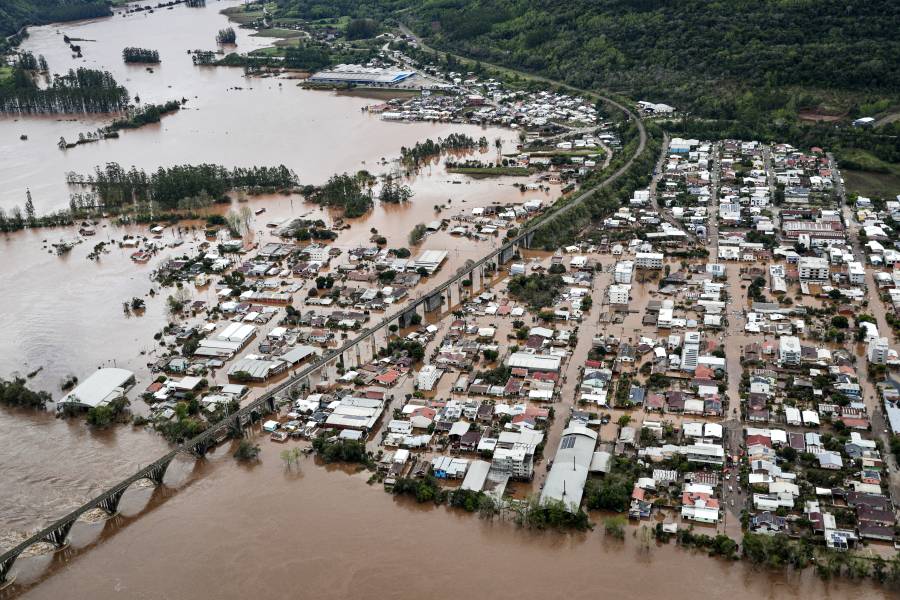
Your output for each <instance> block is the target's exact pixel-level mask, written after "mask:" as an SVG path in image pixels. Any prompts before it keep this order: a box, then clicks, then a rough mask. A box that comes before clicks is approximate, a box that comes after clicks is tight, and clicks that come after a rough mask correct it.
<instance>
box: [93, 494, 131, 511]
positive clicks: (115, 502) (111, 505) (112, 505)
mask: <svg viewBox="0 0 900 600" xmlns="http://www.w3.org/2000/svg"><path fill="white" fill-rule="evenodd" d="M125 489H126V488H122V489H121V490H116V491H115V492H113V493H111V494H110V495H109V496H107V497H106V498H104V499H103V500H101V501H100V504H99V507H100V508H102V509H103V510H104V511H106V513H107V514H110V515H114V514H116V513H117V512H119V502H120V501H121V500H122V496H124V495H125Z"/></svg>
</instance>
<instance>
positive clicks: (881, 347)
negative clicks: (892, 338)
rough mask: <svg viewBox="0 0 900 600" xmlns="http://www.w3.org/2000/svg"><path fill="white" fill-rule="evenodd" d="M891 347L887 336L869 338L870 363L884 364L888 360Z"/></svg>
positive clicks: (867, 353)
mask: <svg viewBox="0 0 900 600" xmlns="http://www.w3.org/2000/svg"><path fill="white" fill-rule="evenodd" d="M889 349H890V346H888V339H887V338H886V337H879V338H874V339H871V340H869V347H868V350H867V352H866V356H867V357H868V358H869V362H870V363H872V364H876V365H883V364H885V363H886V362H887V359H888V350H889Z"/></svg>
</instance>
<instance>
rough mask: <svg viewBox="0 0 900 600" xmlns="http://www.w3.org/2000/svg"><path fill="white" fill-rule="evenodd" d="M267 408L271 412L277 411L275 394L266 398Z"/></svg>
mask: <svg viewBox="0 0 900 600" xmlns="http://www.w3.org/2000/svg"><path fill="white" fill-rule="evenodd" d="M266 409H267V410H268V411H269V412H270V413H273V412H275V410H276V406H275V396H269V397H268V398H266Z"/></svg>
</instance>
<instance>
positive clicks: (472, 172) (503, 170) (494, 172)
mask: <svg viewBox="0 0 900 600" xmlns="http://www.w3.org/2000/svg"><path fill="white" fill-rule="evenodd" d="M447 172H448V173H459V174H460V175H469V176H471V177H505V176H524V175H528V174H529V173H530V171H529V170H528V168H527V167H449V168H448V169H447Z"/></svg>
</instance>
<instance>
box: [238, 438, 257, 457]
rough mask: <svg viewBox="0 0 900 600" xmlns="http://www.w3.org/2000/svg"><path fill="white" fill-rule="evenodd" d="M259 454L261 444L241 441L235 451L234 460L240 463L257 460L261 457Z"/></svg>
mask: <svg viewBox="0 0 900 600" xmlns="http://www.w3.org/2000/svg"><path fill="white" fill-rule="evenodd" d="M259 453H260V447H259V444H254V443H253V442H251V441H250V440H241V441H240V442H239V443H238V447H237V449H236V450H235V451H234V458H236V459H237V460H240V461H250V460H256V459H257V458H258V457H259Z"/></svg>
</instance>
